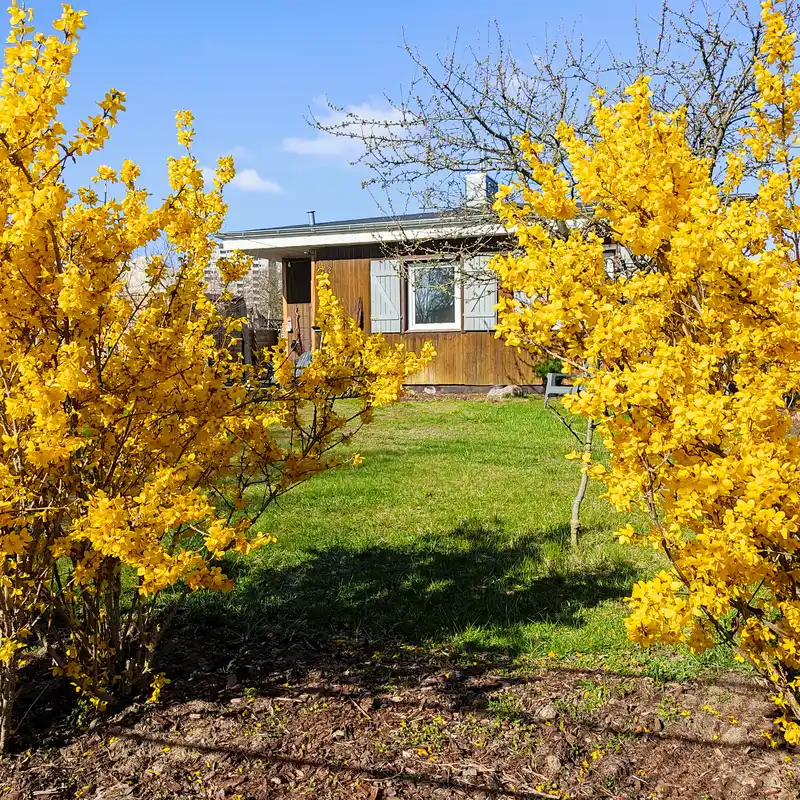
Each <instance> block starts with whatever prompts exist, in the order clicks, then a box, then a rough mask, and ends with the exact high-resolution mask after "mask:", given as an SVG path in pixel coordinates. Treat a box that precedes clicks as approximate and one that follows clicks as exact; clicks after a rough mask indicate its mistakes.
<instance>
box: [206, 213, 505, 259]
mask: <svg viewBox="0 0 800 800" xmlns="http://www.w3.org/2000/svg"><path fill="white" fill-rule="evenodd" d="M508 235H509V234H508V231H507V230H506V229H505V228H504V227H503V226H502V225H500V224H499V222H498V221H497V219H496V218H488V217H487V218H479V219H474V220H465V219H463V218H462V219H457V218H453V217H442V218H434V219H421V220H420V219H416V220H412V221H403V220H402V219H399V220H392V219H389V220H383V221H380V222H373V221H370V222H357V223H325V224H322V225H313V226H312V225H308V226H302V227H297V226H295V227H291V228H270V229H264V230H255V231H231V232H225V233H220V234H218V235H217V239H218V240H219V242H220V244H221V245H222V247H223V248H225V249H228V250H243V251H245V252H247V253H249V254H251V255H253V256H257V257H260V258H273V259H280V258H302V257H304V256H309V257H310V256H313V253H314V251H315V250H317V249H319V248H323V247H342V246H352V245H370V244H372V245H374V244H378V245H386V246H391V245H396V244H400V243H403V242H409V243H414V242H420V241H435V240H437V239H440V240H444V239H474V238H491V237H502V236H508Z"/></svg>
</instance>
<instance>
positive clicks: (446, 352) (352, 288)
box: [309, 245, 541, 386]
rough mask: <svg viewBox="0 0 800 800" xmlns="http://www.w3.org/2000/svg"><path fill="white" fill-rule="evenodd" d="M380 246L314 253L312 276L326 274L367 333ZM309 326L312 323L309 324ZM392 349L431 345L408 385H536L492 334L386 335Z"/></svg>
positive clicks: (527, 369) (513, 354)
mask: <svg viewBox="0 0 800 800" xmlns="http://www.w3.org/2000/svg"><path fill="white" fill-rule="evenodd" d="M385 257H386V256H385V254H384V253H383V251H382V250H381V248H380V247H379V246H371V245H370V246H356V247H337V248H326V249H320V250H318V251H317V252H316V257H315V260H314V272H315V273H316V272H319V271H321V270H325V271H326V272H327V273H328V275H329V276H330V279H331V288H332V289H333V292H334V294H335V295H336V296H337V297H338V298H339V300H340V301H341V303H342V305H343V306H344V309H345V311H346V313H347V314H348V315H349V316H353V317H354V316H356V313H357V311H358V309H359V303H360V307H361V308H363V319H364V327H365V330H367V331H370V310H371V309H370V261H371V260H373V259H380V258H385ZM309 324H310V323H309ZM384 336H385V337H386V339H387V341H389V342H391V343H396V342H402V343H403V344H405V346H406V348H407V349H409V350H415V351H419V350H420V348H421V347H422V345H423V343H424V342H426V341H430V342H432V343H433V346H434V347H435V348H436V352H437V356H436V358H435V359H434V360H433V361H432V362H431V364H430V366H429V367H428V368H427V369H426V370H424V371H423V372H421V373H419V374H417V375H414V376H412V377H411V378H410V379H409V381H408V383H409V385H412V386H413V385H418V386H423V385H424V386H427V385H453V386H492V385H506V384H518V385H525V384H538V383H540V382H541V381H540V380H539V379H538V378H537V377H536V376H535V375H534V373H533V369H532V368H531V365H530V364H529V363H526V362H525V361H524V360H523V359H524V356H522V357H521V356H518V354H517V352H516V351H515V350H514V349H513V348H510V347H507V346H506V345H505V343H504V342H503V341H502V340H499V339H495V337H494V333H493V332H489V331H486V332H483V331H480V332H478V331H476V332H472V331H463V332H462V331H450V332H441V333H436V332H425V333H420V332H414V333H398V334H395V333H391V334H384Z"/></svg>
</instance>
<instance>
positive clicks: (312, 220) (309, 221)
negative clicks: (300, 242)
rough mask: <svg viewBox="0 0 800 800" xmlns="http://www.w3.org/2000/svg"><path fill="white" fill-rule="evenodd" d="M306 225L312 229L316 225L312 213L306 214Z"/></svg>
mask: <svg viewBox="0 0 800 800" xmlns="http://www.w3.org/2000/svg"><path fill="white" fill-rule="evenodd" d="M308 224H309V225H310V226H311V227H312V228H313V227H314V226H315V225H316V224H317V220H316V217H315V216H314V212H313V211H309V212H308Z"/></svg>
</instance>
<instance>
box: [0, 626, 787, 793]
mask: <svg viewBox="0 0 800 800" xmlns="http://www.w3.org/2000/svg"><path fill="white" fill-rule="evenodd" d="M506 666H507V665H504V664H503V663H497V662H494V663H489V662H487V661H481V660H479V659H478V660H473V661H472V663H469V664H465V663H450V662H449V661H448V656H447V655H446V654H440V657H439V658H436V659H432V658H431V656H430V654H428V653H425V652H424V651H422V650H419V649H402V648H401V649H398V650H397V651H396V652H388V651H387V650H386V649H385V648H384V650H382V651H377V650H375V648H374V647H373V646H370V644H369V643H368V642H365V641H352V640H344V639H341V640H339V641H337V642H335V643H334V644H333V645H331V646H326V647H325V648H324V649H317V648H315V647H314V646H313V645H311V644H309V643H306V642H298V643H297V644H294V645H292V644H289V645H288V646H287V645H286V643H285V641H284V642H281V643H280V644H277V643H276V645H274V646H273V645H270V643H269V642H265V643H260V644H258V645H255V644H253V643H252V642H241V641H240V642H238V644H237V642H236V641H235V640H234V637H232V636H231V635H228V634H226V632H225V631H224V630H218V631H216V633H215V634H214V635H213V636H212V637H211V638H210V639H209V638H206V639H203V640H200V639H198V638H192V637H188V636H187V637H184V638H183V639H181V640H178V641H176V642H175V643H174V644H173V645H172V646H171V650H170V651H168V652H166V653H165V654H164V655H163V659H162V664H161V665H160V667H159V668H162V669H166V670H167V671H168V672H169V673H170V674H171V675H172V676H173V681H172V683H171V684H170V685H169V686H167V687H166V689H165V690H164V692H163V694H162V699H161V702H160V703H159V704H148V703H144V702H142V703H135V704H133V705H130V706H128V707H127V708H124V709H122V710H120V711H118V713H116V714H115V715H112V716H110V717H107V718H98V719H93V720H90V719H83V720H81V719H80V718H78V717H76V710H75V707H74V701H73V700H72V699H71V695H70V694H69V693H62V690H63V689H65V687H63V686H62V687H58V686H57V685H55V684H52V683H51V684H50V687H51V688H48V689H47V690H46V692H45V694H44V695H43V696H42V697H41V698H40V699H39V700H38V701H37V702H36V704H35V705H34V706H33V709H32V710H31V712H30V713H29V714H28V716H27V717H26V719H25V721H24V722H23V725H22V726H21V729H20V731H19V737H18V740H17V742H18V744H17V747H18V748H19V750H18V752H16V753H13V754H11V755H10V756H8V757H7V758H6V759H4V760H3V761H2V762H0V790H2V791H1V792H0V797H2V798H6V800H7V799H8V798H14V800H23V798H26V799H27V798H51V799H52V800H60V799H61V798H77V797H81V798H97V799H98V800H99V798H104V799H107V800H111V799H112V798H148V799H149V798H214V799H215V800H216V799H219V800H223V798H238V800H244V798H284V797H313V798H347V799H348V800H358V799H362V800H389V798H414V799H415V800H423V798H424V799H425V800H434V799H439V798H441V799H442V800H443V799H444V798H487V799H488V798H504V797H508V798H535V797H554V798H556V797H557V798H563V797H566V796H569V797H572V798H587V799H588V798H698V800H699V799H700V798H714V800H722V799H723V798H724V799H725V800H739V799H741V800H745V798H746V799H747V800H752V799H753V798H776V799H777V800H789V799H790V798H796V797H798V789H800V782H798V779H797V777H796V775H795V772H796V760H797V755H798V752H800V751H797V750H795V749H790V748H786V747H784V746H780V747H774V746H773V745H772V744H771V742H770V740H769V737H774V739H778V738H779V737H778V735H777V733H776V732H775V731H774V729H773V717H774V706H773V705H772V704H771V703H770V702H769V700H768V698H767V695H766V693H765V691H764V690H763V689H762V688H760V687H759V686H757V685H756V683H755V682H753V681H751V680H749V679H744V678H742V677H740V676H736V675H732V676H726V677H723V678H720V679H716V680H714V681H711V682H701V681H692V682H688V683H683V684H669V683H666V684H664V683H655V682H654V681H653V680H652V679H650V678H641V677H630V676H625V675H620V674H615V673H611V672H608V671H604V670H587V669H581V668H579V667H577V666H572V665H570V663H569V662H558V663H556V662H554V661H553V662H551V661H550V660H549V659H546V660H545V661H544V662H543V663H542V664H541V665H540V666H537V667H534V668H532V669H530V670H527V671H525V672H519V671H514V670H510V669H507V668H506ZM53 687H55V688H53ZM36 689H37V687H36V686H33V685H32V686H31V687H30V689H29V690H28V691H27V692H26V697H25V698H23V699H22V701H21V707H23V708H25V704H26V703H27V702H32V701H33V700H34V699H35V698H36V696H37V691H36ZM39 691H41V690H40V689H39ZM76 720H77V721H78V722H79V723H82V726H83V730H78V731H76V730H75V728H74V727H71V726H70V724H69V723H70V722H73V723H74V722H75V721H76Z"/></svg>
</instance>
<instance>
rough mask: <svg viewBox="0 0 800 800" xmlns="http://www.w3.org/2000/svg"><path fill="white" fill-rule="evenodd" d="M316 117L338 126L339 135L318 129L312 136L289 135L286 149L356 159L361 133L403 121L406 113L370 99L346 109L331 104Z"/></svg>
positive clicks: (307, 154) (302, 154) (299, 153)
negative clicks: (333, 107)
mask: <svg viewBox="0 0 800 800" xmlns="http://www.w3.org/2000/svg"><path fill="white" fill-rule="evenodd" d="M314 103H315V104H316V105H320V106H322V105H327V104H326V103H325V101H324V100H320V99H319V98H315V99H314ZM316 118H317V120H318V121H319V122H320V123H321V124H322V125H324V126H326V127H334V128H336V129H337V131H338V133H339V135H335V134H332V133H326V132H325V131H317V132H316V133H315V134H314V135H313V136H310V137H308V138H300V137H289V138H286V139H284V140H283V149H284V151H285V152H287V153H294V154H295V155H299V156H316V157H320V158H343V159H347V160H349V161H352V160H353V159H356V158H358V156H359V155H360V154H361V152H362V151H363V149H364V148H363V145H362V144H361V142H360V141H359V137H364V136H369V135H370V134H371V133H372V131H373V129H375V128H378V129H380V128H382V126H383V124H385V123H399V122H401V121H402V119H403V114H402V112H401V111H398V110H397V109H395V108H388V107H384V108H380V107H378V106H373V105H371V104H370V103H361V104H359V105H350V106H346V107H345V108H343V109H332V108H327V110H326V111H325V112H324V113H321V114H317V115H316ZM351 137H356V138H351Z"/></svg>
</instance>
